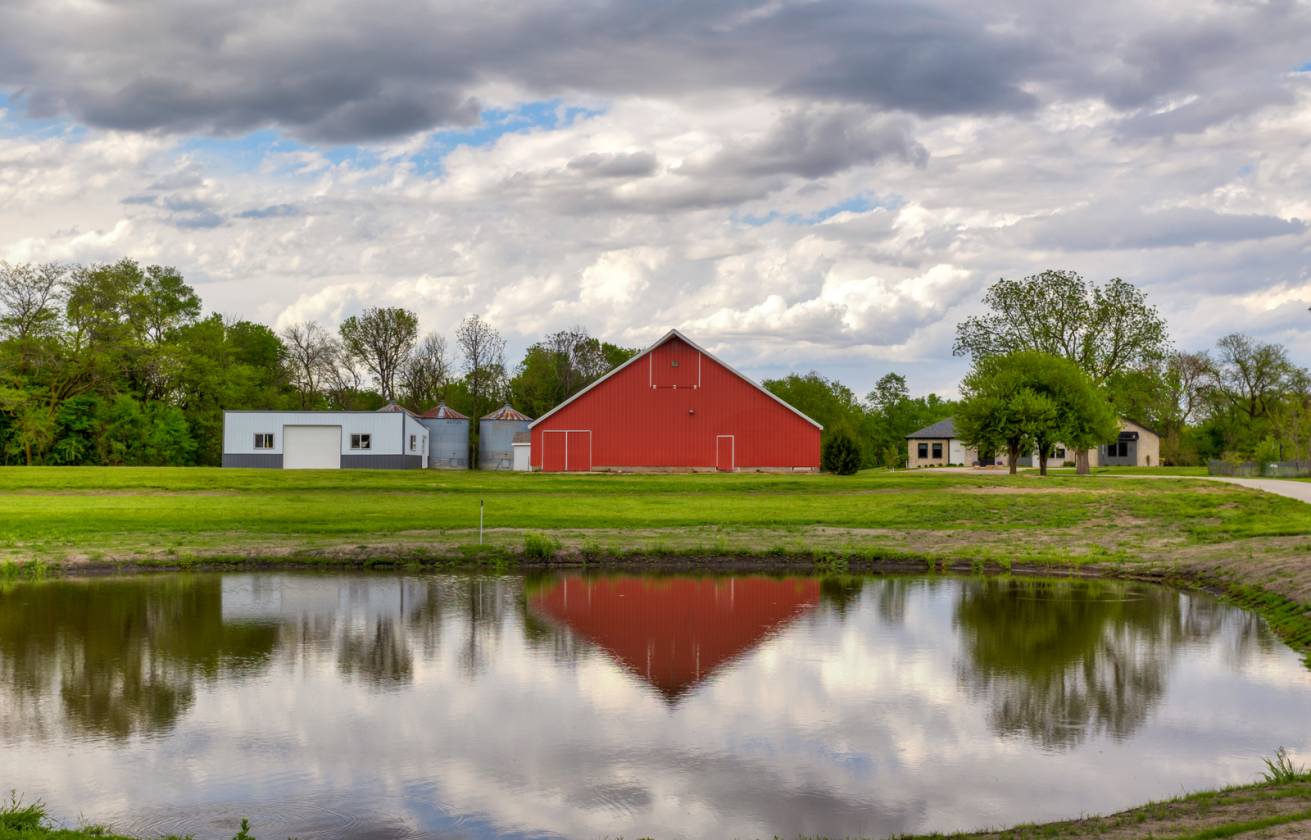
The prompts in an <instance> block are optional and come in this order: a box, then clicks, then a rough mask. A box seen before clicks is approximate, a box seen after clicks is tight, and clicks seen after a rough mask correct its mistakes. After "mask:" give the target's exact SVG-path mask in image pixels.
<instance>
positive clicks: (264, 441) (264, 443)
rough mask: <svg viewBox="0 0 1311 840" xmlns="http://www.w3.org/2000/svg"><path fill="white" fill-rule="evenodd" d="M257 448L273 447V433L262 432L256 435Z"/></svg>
mask: <svg viewBox="0 0 1311 840" xmlns="http://www.w3.org/2000/svg"><path fill="white" fill-rule="evenodd" d="M255 448H256V449H272V448H273V435H272V434H271V433H269V432H260V433H259V434H257V435H255Z"/></svg>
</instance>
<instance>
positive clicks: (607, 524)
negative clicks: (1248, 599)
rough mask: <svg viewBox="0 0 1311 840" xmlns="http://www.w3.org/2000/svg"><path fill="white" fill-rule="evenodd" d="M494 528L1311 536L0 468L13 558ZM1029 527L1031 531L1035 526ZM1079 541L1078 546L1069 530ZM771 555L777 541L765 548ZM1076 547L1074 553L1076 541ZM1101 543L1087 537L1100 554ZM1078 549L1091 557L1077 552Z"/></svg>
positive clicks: (1086, 480) (813, 490)
mask: <svg viewBox="0 0 1311 840" xmlns="http://www.w3.org/2000/svg"><path fill="white" fill-rule="evenodd" d="M480 503H483V504H485V524H486V526H487V528H489V529H497V533H501V529H510V530H511V531H512V532H515V536H514V537H513V538H514V539H519V537H518V536H517V532H521V531H523V530H531V531H577V532H596V533H597V534H599V535H604V536H606V537H607V538H615V537H619V536H623V535H627V536H628V537H630V538H631V539H632V540H634V541H642V540H647V541H650V540H656V541H661V540H674V541H675V542H681V541H684V540H685V538H686V537H687V536H688V535H689V534H694V533H695V534H698V535H699V536H701V537H704V536H705V535H707V534H710V533H712V532H717V531H723V532H726V533H728V534H729V535H730V536H731V535H732V534H733V533H738V532H744V531H746V532H754V533H759V532H760V531H761V530H767V531H769V532H770V533H771V534H773V535H774V539H776V540H777V539H782V540H784V541H786V536H787V535H788V534H798V535H799V534H802V533H805V532H808V531H813V530H814V529H816V528H827V529H836V530H839V531H845V532H850V533H857V532H860V531H867V530H889V531H896V532H898V533H901V534H903V535H913V534H915V533H930V532H932V533H938V532H948V533H957V534H959V533H962V532H974V531H986V532H988V533H989V534H990V535H992V536H993V537H994V538H995V537H996V536H997V535H999V534H1005V533H1006V532H1027V531H1031V532H1035V534H1034V536H1035V538H1039V537H1040V538H1041V539H1039V540H1038V542H1039V543H1041V545H1035V546H1033V548H1034V549H1038V548H1041V550H1042V551H1044V552H1047V551H1049V550H1051V548H1052V546H1051V545H1050V542H1051V541H1050V539H1048V538H1049V537H1050V536H1051V535H1052V534H1053V533H1059V532H1061V531H1070V532H1071V533H1072V534H1073V533H1075V532H1078V533H1080V534H1082V535H1083V536H1085V537H1092V538H1098V537H1103V536H1108V535H1115V536H1117V541H1123V540H1122V539H1119V538H1125V537H1128V536H1132V535H1142V536H1147V535H1151V536H1152V537H1153V538H1155V537H1160V536H1171V537H1177V538H1180V539H1187V540H1193V541H1200V542H1206V541H1215V540H1220V539H1227V538H1233V537H1253V536H1274V535H1288V534H1305V533H1311V506H1307V505H1303V504H1299V503H1297V502H1293V501H1290V500H1287V499H1280V498H1277V497H1273V496H1268V495H1264V494H1260V493H1254V492H1249V491H1244V490H1241V489H1238V488H1230V487H1226V486H1222V485H1217V484H1209V483H1197V482H1128V481H1124V482H1121V481H1112V480H1109V479H1104V478H1097V477H1078V476H1073V475H1059V476H1051V477H1048V478H1046V479H1042V478H1038V477H1036V476H1031V475H1023V476H1016V477H1009V476H999V475H987V476H972V475H961V474H950V473H933V472H931V471H917V472H905V473H895V472H886V471H870V472H868V473H863V474H860V475H857V476H852V477H838V476H827V475H824V476H814V475H797V476H787V475H755V474H739V475H637V476H633V475H628V476H618V475H543V474H516V473H479V472H429V471H424V472H418V471H353V470H344V471H325V472H283V471H278V470H221V469H167V468H159V469H152V468H18V467H14V468H3V469H0V509H2V510H3V511H4V515H3V517H2V518H0V554H4V555H8V556H10V557H20V558H21V557H23V556H30V557H37V558H44V559H48V560H59V559H61V556H62V555H65V554H70V553H71V554H80V555H85V554H88V553H91V554H94V553H95V552H102V553H107V554H108V555H109V556H114V557H122V556H130V555H132V554H133V553H134V552H140V553H149V552H158V551H168V550H170V549H172V550H175V551H198V550H215V549H223V548H229V549H245V548H257V547H259V546H262V545H269V544H280V545H284V546H285V545H287V544H291V543H295V542H297V541H311V542H315V543H317V544H322V543H323V542H324V541H330V542H335V543H342V542H349V541H350V540H355V539H369V540H377V539H389V538H395V539H399V540H402V541H406V540H412V539H414V538H416V537H418V536H426V537H431V538H442V539H448V540H455V541H457V542H468V541H469V534H470V533H471V532H476V530H477V527H478V514H479V504H480ZM1021 536H1022V534H1021ZM1072 542H1073V541H1072ZM760 547H761V548H762V549H764V548H769V547H770V546H769V545H763V546H760ZM1073 547H1074V546H1071V548H1073ZM1086 547H1087V546H1086V545H1083V546H1080V548H1086ZM1071 553H1077V552H1071Z"/></svg>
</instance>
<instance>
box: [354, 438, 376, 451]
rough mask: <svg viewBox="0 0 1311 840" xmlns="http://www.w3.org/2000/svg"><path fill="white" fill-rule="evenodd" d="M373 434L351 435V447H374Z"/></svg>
mask: <svg viewBox="0 0 1311 840" xmlns="http://www.w3.org/2000/svg"><path fill="white" fill-rule="evenodd" d="M372 448H373V435H351V449H372Z"/></svg>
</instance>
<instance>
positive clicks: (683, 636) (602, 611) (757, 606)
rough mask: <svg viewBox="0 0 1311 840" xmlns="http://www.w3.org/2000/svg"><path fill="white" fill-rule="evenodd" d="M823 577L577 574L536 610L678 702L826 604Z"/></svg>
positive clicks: (535, 598)
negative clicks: (822, 594)
mask: <svg viewBox="0 0 1311 840" xmlns="http://www.w3.org/2000/svg"><path fill="white" fill-rule="evenodd" d="M819 597H820V583H819V581H818V580H817V579H815V578H769V577H755V576H752V577H730V578H689V577H677V578H659V577H654V578H653V577H612V578H611V577H582V576H578V575H569V576H564V577H560V578H555V579H553V580H550V581H546V582H542V583H541V584H540V585H539V587H538V588H537V590H536V591H535V592H532V593H531V594H530V595H529V596H528V606H529V609H531V610H533V611H534V612H535V613H537V614H538V615H541V616H544V617H547V618H549V619H550V620H553V621H555V622H557V623H559V624H562V625H565V626H567V627H568V628H569V629H570V630H572V631H573V632H574V633H576V634H578V635H579V636H581V637H583V638H584V639H586V640H587V641H589V642H591V643H592V644H594V645H596V646H597V647H599V648H601V649H602V650H604V651H605V652H606V653H608V654H609V655H610V656H611V657H612V658H614V659H615V661H617V662H618V663H619V664H620V665H622V666H623V667H624V668H625V669H626V670H628V671H629V672H631V673H633V674H635V675H637V676H638V677H640V678H641V679H643V680H644V681H646V682H647V683H649V684H650V685H651V686H652V687H654V688H655V689H656V691H658V692H660V694H662V695H663V696H664V697H665V699H666V700H668V701H669V702H670V703H675V702H677V701H678V700H679V699H680V698H682V697H683V696H685V695H687V694H688V693H690V692H691V691H692V690H694V689H695V688H696V687H697V686H698V685H699V684H701V683H702V682H703V681H705V680H706V679H707V678H708V677H710V676H711V675H712V674H714V672H715V671H716V670H717V669H719V668H720V667H722V666H723V665H724V664H726V663H728V662H732V661H733V660H735V659H737V658H739V657H741V656H743V655H744V654H746V653H748V652H750V651H751V650H753V649H754V648H756V647H757V646H758V645H760V644H761V643H762V642H763V641H765V640H766V639H768V638H769V637H770V636H772V635H774V634H776V633H778V632H779V631H780V630H782V629H783V628H784V627H786V626H787V625H789V624H791V623H792V622H793V621H795V620H796V619H797V618H798V617H800V616H801V615H803V614H805V613H806V612H808V611H810V610H811V609H813V608H814V607H815V605H817V604H818V603H819Z"/></svg>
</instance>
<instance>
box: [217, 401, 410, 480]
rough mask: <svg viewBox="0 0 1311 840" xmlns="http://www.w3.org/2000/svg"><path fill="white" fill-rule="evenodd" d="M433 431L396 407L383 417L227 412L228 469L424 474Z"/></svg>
mask: <svg viewBox="0 0 1311 840" xmlns="http://www.w3.org/2000/svg"><path fill="white" fill-rule="evenodd" d="M427 465H428V429H427V428H425V427H424V425H423V424H422V423H421V422H420V420H419V416H418V415H417V414H415V413H414V412H412V411H409V410H407V409H405V408H402V407H401V406H399V405H396V404H395V403H391V404H388V405H386V406H384V407H382V408H380V409H378V410H377V411H225V412H223V466H225V467H268V468H271V469H287V470H294V469H325V470H335V469H343V468H372V469H419V468H422V467H426V466H427Z"/></svg>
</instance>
